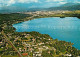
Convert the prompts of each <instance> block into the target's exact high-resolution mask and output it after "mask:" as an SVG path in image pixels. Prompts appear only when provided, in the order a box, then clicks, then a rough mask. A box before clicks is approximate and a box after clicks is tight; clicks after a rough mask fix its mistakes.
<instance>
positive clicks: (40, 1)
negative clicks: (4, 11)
mask: <svg viewBox="0 0 80 57" xmlns="http://www.w3.org/2000/svg"><path fill="white" fill-rule="evenodd" d="M68 2H73V3H80V0H0V9H1V8H2V7H5V6H6V7H7V6H16V7H17V6H20V5H21V4H23V6H26V7H30V8H34V7H51V6H59V5H62V4H65V3H68ZM31 4H32V5H31Z"/></svg>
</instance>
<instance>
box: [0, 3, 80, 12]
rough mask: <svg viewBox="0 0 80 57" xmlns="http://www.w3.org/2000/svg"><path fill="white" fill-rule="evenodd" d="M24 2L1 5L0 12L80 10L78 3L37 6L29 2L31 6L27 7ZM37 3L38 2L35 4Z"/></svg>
mask: <svg viewBox="0 0 80 57" xmlns="http://www.w3.org/2000/svg"><path fill="white" fill-rule="evenodd" d="M23 5H24V4H22V5H21V6H19V4H17V7H15V5H12V6H13V7H9V6H8V7H3V9H2V10H0V13H13V12H27V11H41V10H80V3H66V4H63V5H60V6H58V7H49V8H47V7H38V6H36V7H35V6H34V5H33V4H31V6H32V7H28V6H27V5H26V4H25V6H24V7H23ZM36 5H38V4H36Z"/></svg>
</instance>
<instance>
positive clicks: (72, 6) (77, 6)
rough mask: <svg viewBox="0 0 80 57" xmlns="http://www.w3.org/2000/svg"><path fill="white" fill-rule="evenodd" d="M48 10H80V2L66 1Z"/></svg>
mask: <svg viewBox="0 0 80 57" xmlns="http://www.w3.org/2000/svg"><path fill="white" fill-rule="evenodd" d="M48 10H80V4H79V3H66V4H64V5H61V6H59V7H51V8H48Z"/></svg>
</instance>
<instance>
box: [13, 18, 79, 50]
mask: <svg viewBox="0 0 80 57" xmlns="http://www.w3.org/2000/svg"><path fill="white" fill-rule="evenodd" d="M13 27H15V28H16V31H17V32H25V31H26V32H31V31H37V32H40V33H42V34H49V35H50V36H51V37H52V38H53V39H58V40H63V41H67V42H72V43H74V45H73V46H74V47H75V48H77V49H80V19H78V18H77V17H66V18H59V17H52V18H38V19H34V20H30V21H26V22H22V23H18V24H14V25H13Z"/></svg>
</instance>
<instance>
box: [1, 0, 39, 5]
mask: <svg viewBox="0 0 80 57" xmlns="http://www.w3.org/2000/svg"><path fill="white" fill-rule="evenodd" d="M32 2H35V3H37V2H38V0H0V6H10V5H12V4H15V3H32Z"/></svg>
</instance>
